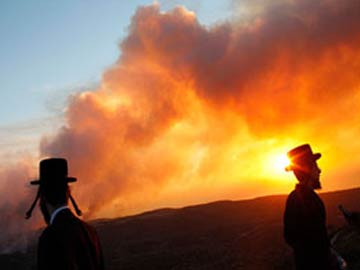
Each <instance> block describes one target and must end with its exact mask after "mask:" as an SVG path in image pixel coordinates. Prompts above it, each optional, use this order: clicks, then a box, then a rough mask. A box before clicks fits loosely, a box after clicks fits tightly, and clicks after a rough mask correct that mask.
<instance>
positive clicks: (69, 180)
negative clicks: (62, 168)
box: [30, 177, 77, 185]
mask: <svg viewBox="0 0 360 270" xmlns="http://www.w3.org/2000/svg"><path fill="white" fill-rule="evenodd" d="M64 180H65V182H66V183H72V182H76V181H77V179H76V178H75V177H66V178H65V179H64ZM41 183H42V181H41V179H38V180H33V181H30V184H31V185H40V184H41Z"/></svg>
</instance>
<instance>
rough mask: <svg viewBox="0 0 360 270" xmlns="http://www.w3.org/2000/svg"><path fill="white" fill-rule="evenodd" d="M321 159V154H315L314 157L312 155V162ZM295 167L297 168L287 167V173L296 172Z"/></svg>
mask: <svg viewBox="0 0 360 270" xmlns="http://www.w3.org/2000/svg"><path fill="white" fill-rule="evenodd" d="M319 158H321V154H320V153H316V154H313V155H312V158H311V161H316V160H318V159H319ZM294 167H296V166H294V165H293V164H291V165H289V166H286V167H285V171H286V172H290V171H293V170H294Z"/></svg>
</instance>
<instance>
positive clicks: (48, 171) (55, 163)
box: [39, 158, 68, 181]
mask: <svg viewBox="0 0 360 270" xmlns="http://www.w3.org/2000/svg"><path fill="white" fill-rule="evenodd" d="M39 170H40V180H41V181H43V180H45V179H49V178H63V179H65V178H66V177H67V175H68V165H67V161H66V159H64V158H49V159H44V160H42V161H41V162H40V168H39Z"/></svg>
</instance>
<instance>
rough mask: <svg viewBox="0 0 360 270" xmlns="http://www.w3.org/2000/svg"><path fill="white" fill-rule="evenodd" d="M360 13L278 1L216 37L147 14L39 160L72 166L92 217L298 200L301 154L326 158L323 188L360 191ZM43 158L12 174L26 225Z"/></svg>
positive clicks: (332, 5)
mask: <svg viewBox="0 0 360 270" xmlns="http://www.w3.org/2000/svg"><path fill="white" fill-rule="evenodd" d="M359 12H360V5H359V1H355V0H347V1H340V0H339V1H335V0H322V1H303V0H295V1H274V4H271V5H268V6H264V8H263V9H261V10H260V11H259V10H256V12H255V13H254V14H248V16H246V17H244V18H242V17H236V16H235V18H234V19H233V20H232V21H228V22H226V23H218V24H215V25H213V26H212V27H208V26H206V27H205V26H203V25H202V24H201V23H200V22H199V21H198V20H197V17H196V14H195V13H194V12H191V11H189V10H187V9H186V8H185V7H178V8H175V9H174V10H171V11H168V12H161V11H160V8H159V6H158V4H153V5H150V6H145V7H140V8H138V9H137V11H136V13H135V15H134V16H133V18H132V21H131V24H130V27H129V30H128V35H127V37H126V38H125V39H124V40H122V42H121V44H120V50H121V56H120V57H119V59H118V60H117V62H116V64H114V65H113V66H112V67H111V68H109V69H108V70H107V71H105V72H104V74H103V77H102V82H101V85H100V86H99V88H98V89H93V90H92V91H88V92H82V93H79V94H77V95H74V96H71V97H70V98H69V103H68V105H67V108H66V124H65V125H64V127H62V128H61V129H60V130H59V131H58V132H57V133H56V134H48V135H46V136H44V137H43V139H42V141H41V145H40V153H41V154H40V157H41V158H44V157H51V156H61V157H65V158H67V159H68V161H69V167H70V168H69V172H70V175H71V176H76V177H77V178H78V179H79V181H78V182H77V183H76V184H74V185H72V190H73V194H74V197H76V199H77V201H78V203H79V205H80V206H81V207H82V210H83V211H84V212H85V218H102V217H117V216H122V215H127V214H132V213H138V212H141V211H144V210H149V209H154V208H158V207H166V206H170V207H171V206H175V207H177V206H183V205H188V204H194V203H201V202H207V201H213V200H219V199H243V198H252V197H256V196H262V195H270V194H279V193H288V192H290V191H291V189H292V188H293V186H294V185H295V183H296V181H295V178H294V177H293V175H292V174H291V172H285V170H284V168H285V167H286V166H287V165H288V162H289V161H288V160H287V158H286V152H287V151H288V150H290V149H291V148H293V147H295V146H297V145H299V144H302V143H310V144H311V146H312V148H313V150H314V152H320V153H322V157H321V159H319V167H320V168H321V169H322V174H321V180H322V186H323V190H325V191H327V190H337V189H346V188H351V187H355V186H358V185H359V183H360V181H359V178H360V174H359V173H358V172H359V166H358V164H360V158H359V154H358V152H359V151H360V141H359V140H358V138H359V136H360V125H359V123H360V112H359V108H360V65H359V63H360V49H359V48H360V32H359V29H360V16H359V14H360V13H359ZM89 57H90V56H89ZM38 161H39V159H32V160H31V162H30V161H23V162H19V164H20V165H17V166H18V167H17V169H16V170H15V169H14V168H4V169H2V171H1V173H2V175H3V176H4V177H3V178H4V179H8V180H7V181H5V184H3V186H2V188H6V187H7V185H10V184H9V183H10V181H11V182H14V180H13V179H14V177H15V178H16V179H19V183H20V184H18V186H17V190H18V191H16V192H15V194H14V196H16V197H17V198H21V199H19V200H18V202H20V206H19V205H16V209H17V210H16V211H18V212H19V215H20V214H21V215H23V213H25V211H26V208H27V207H28V206H29V205H30V203H31V201H32V199H33V197H34V196H35V193H36V191H35V190H34V189H32V188H27V189H25V188H24V187H25V183H26V181H27V180H29V179H30V178H32V177H33V178H35V177H37V166H38ZM10 179H11V180H10ZM24 189H25V190H24ZM1 207H3V206H1ZM14 207H15V206H14ZM23 210H24V211H23ZM37 215H38V216H37V218H36V217H35V219H34V221H31V222H34V224H35V223H36V222H38V220H39V214H37ZM36 220H37V221H36ZM9 222H11V221H9ZM19 226H20V225H19ZM34 226H35V225H34ZM0 228H1V227H0Z"/></svg>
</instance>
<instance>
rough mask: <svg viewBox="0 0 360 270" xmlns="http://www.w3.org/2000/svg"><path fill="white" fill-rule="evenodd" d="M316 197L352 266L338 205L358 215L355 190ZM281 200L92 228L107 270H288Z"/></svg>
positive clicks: (4, 264) (19, 265)
mask: <svg viewBox="0 0 360 270" xmlns="http://www.w3.org/2000/svg"><path fill="white" fill-rule="evenodd" d="M321 197H322V198H323V200H324V203H325V205H326V207H327V214H328V224H329V232H330V233H331V234H334V233H335V232H340V231H341V232H342V234H341V237H339V238H338V240H337V243H336V246H339V247H341V248H342V249H343V252H345V253H346V252H348V254H347V255H346V256H348V257H349V256H350V257H349V258H352V257H351V256H353V257H354V256H355V259H353V261H354V262H353V261H352V262H353V263H355V261H356V260H357V259H356V256H358V255H359V254H358V253H356V254H353V253H354V252H357V250H358V249H357V250H356V248H354V245H355V246H356V245H357V244H358V243H357V242H354V243H352V244H351V245H352V246H351V247H349V246H346V247H342V246H341V245H342V242H341V241H345V240H343V239H347V237H348V234H349V233H350V234H351V233H352V232H353V231H351V230H352V229H351V228H348V227H346V226H345V225H346V224H345V221H344V219H343V217H342V216H341V214H340V213H339V211H338V210H337V205H338V204H340V203H341V204H343V205H344V206H345V207H347V208H348V209H350V210H357V211H359V210H360V201H359V198H360V188H358V189H352V190H345V191H337V192H331V193H324V194H321ZM285 200H286V196H267V197H262V198H257V199H252V200H245V201H219V202H213V203H209V204H203V205H196V206H190V207H185V208H181V209H161V210H156V211H151V212H147V213H143V214H140V215H136V216H131V217H125V218H118V219H112V220H98V221H94V222H93V224H94V225H95V226H96V228H97V230H98V232H99V235H100V238H101V241H102V244H103V248H104V254H105V260H106V266H107V269H108V270H113V269H124V270H135V269H139V270H140V269H157V270H161V269H172V270H180V269H199V270H201V269H209V270H211V269H214V270H215V269H247V270H262V269H264V270H265V269H266V270H268V269H269V270H270V269H274V270H275V269H293V268H292V267H293V266H292V257H291V250H290V249H289V248H288V247H287V246H286V244H285V243H284V241H283V237H282V215H283V210H284V204H285ZM347 230H348V231H347ZM341 248H340V249H339V250H341ZM354 250H355V251H354ZM34 256H35V249H34V247H32V248H29V252H28V253H26V254H12V255H2V256H0V266H1V269H34V259H33V258H34ZM354 269H355V268H354Z"/></svg>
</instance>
